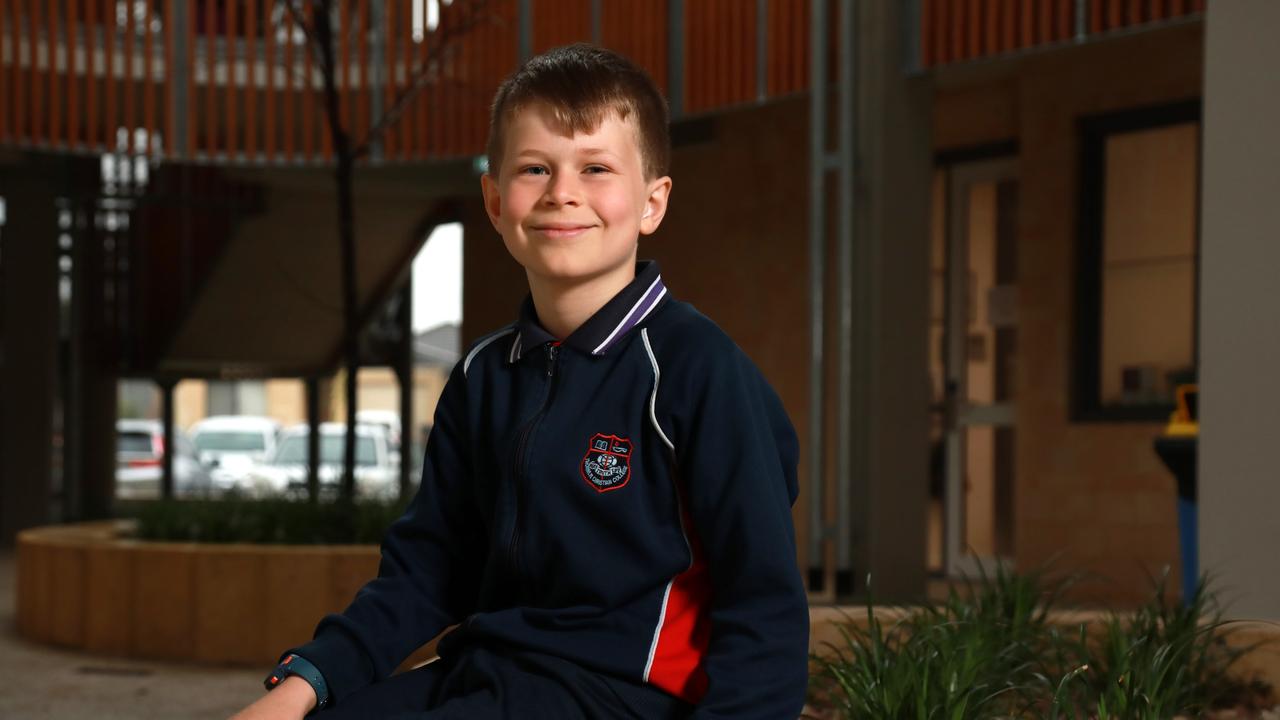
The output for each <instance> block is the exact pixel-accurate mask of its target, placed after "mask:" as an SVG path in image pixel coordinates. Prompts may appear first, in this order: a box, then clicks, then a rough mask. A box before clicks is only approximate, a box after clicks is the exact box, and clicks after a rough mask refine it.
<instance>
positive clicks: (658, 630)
mask: <svg viewBox="0 0 1280 720" xmlns="http://www.w3.org/2000/svg"><path fill="white" fill-rule="evenodd" d="M675 581H676V579H675V578H671V579H670V580H668V581H667V589H666V590H663V591H662V610H661V611H659V612H658V626H657V627H655V628H654V629H653V642H651V643H649V659H648V660H647V661H645V664H644V681H645V682H649V671H650V670H652V669H653V657H654V656H655V655H657V654H658V637H659V636H660V635H661V634H662V624H663V623H664V622H666V620H667V599H668V598H670V597H671V585H672V584H673V583H675Z"/></svg>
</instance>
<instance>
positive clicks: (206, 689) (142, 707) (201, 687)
mask: <svg viewBox="0 0 1280 720" xmlns="http://www.w3.org/2000/svg"><path fill="white" fill-rule="evenodd" d="M269 669H270V668H265V667H264V668H255V669H248V670H246V669H244V668H225V667H216V666H215V667H210V666H205V665H195V664H171V663H163V662H146V661H138V660H122V659H119V658H112V657H103V656H98V655H91V654H88V653H84V652H79V651H71V650H63V649H59V648H54V647H49V646H46V645H39V644H36V643H32V642H28V641H26V640H24V639H22V638H20V637H18V633H17V629H16V627H15V625H14V556H13V551H12V550H0V718H3V719H4V720H81V719H82V718H84V719H86V720H89V719H91V720H150V719H151V718H156V719H157V720H158V719H159V718H164V719H165V720H170V719H172V718H190V719H191V720H214V719H215V718H217V719H218V720H224V719H225V718H227V717H228V716H230V715H231V714H232V713H234V712H235V711H237V710H239V709H240V708H241V707H244V706H245V705H247V704H249V703H250V702H252V701H253V700H254V699H255V698H257V697H259V696H260V695H261V694H262V693H263V690H262V684H261V683H262V677H263V675H264V674H265V673H266V671H267V670H269Z"/></svg>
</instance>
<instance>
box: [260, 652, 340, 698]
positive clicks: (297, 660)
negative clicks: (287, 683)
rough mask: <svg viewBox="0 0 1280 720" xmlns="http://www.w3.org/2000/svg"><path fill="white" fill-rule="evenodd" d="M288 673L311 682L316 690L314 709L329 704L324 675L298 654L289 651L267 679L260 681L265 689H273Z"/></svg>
mask: <svg viewBox="0 0 1280 720" xmlns="http://www.w3.org/2000/svg"><path fill="white" fill-rule="evenodd" d="M290 675H297V676H298V677H300V678H302V679H303V680H306V681H307V682H308V683H311V689H312V690H315V691H316V708H315V709H316V710H320V709H322V708H323V707H324V706H325V705H328V704H329V686H328V685H327V684H326V683H325V681H324V675H321V674H320V671H319V670H318V669H316V666H315V665H312V664H311V663H310V662H309V661H308V660H307V659H306V658H304V657H302V656H300V655H294V654H293V653H289V654H288V655H285V656H284V659H283V660H281V661H280V664H279V665H277V666H276V667H275V669H274V670H272V671H271V674H269V675H267V679H266V680H263V681H262V684H263V685H264V686H266V688H267V690H275V689H276V688H277V687H279V685H280V683H282V682H284V679H285V678H287V677H289V676H290Z"/></svg>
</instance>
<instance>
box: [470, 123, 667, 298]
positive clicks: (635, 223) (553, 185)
mask: <svg viewBox="0 0 1280 720" xmlns="http://www.w3.org/2000/svg"><path fill="white" fill-rule="evenodd" d="M505 135H506V137H505V138H504V146H503V147H504V150H503V153H502V157H503V160H502V167H499V168H490V169H489V174H486V175H485V176H484V177H482V178H481V186H482V188H483V191H484V201H485V202H484V204H485V210H486V211H487V212H488V214H489V219H490V220H491V221H492V222H493V226H494V228H495V229H496V230H497V231H498V233H499V234H501V235H502V240H503V242H504V243H505V244H506V246H507V251H508V252H510V253H511V256H512V257H514V258H515V259H516V262H518V263H520V264H521V265H523V266H524V268H525V270H526V271H527V272H528V273H529V275H530V281H531V282H532V281H534V280H535V279H536V280H539V281H542V282H545V283H548V284H551V285H559V286H565V285H576V284H580V283H583V282H589V281H592V280H595V279H598V278H603V277H611V278H621V277H626V279H627V280H628V281H629V280H630V277H632V276H633V275H634V272H635V259H636V245H637V242H638V240H639V236H640V235H641V234H644V235H648V234H649V233H652V232H653V231H654V230H657V229H658V225H659V223H661V222H662V216H663V214H664V213H665V212H666V209H667V195H668V193H669V192H670V191H671V179H670V178H668V177H662V178H656V179H654V180H646V179H645V176H644V163H643V161H642V158H641V155H640V146H639V144H638V142H637V133H636V129H635V125H634V124H633V123H631V122H630V121H624V120H620V119H619V118H618V117H617V115H616V114H615V113H612V112H611V113H608V114H607V115H606V117H605V119H604V120H603V121H602V122H601V123H600V127H598V128H596V130H595V132H592V133H590V134H584V133H578V134H576V135H565V134H563V133H562V132H560V131H559V130H557V129H556V126H555V125H554V123H553V122H552V116H551V114H550V108H549V107H548V106H546V105H543V104H534V105H531V106H529V107H526V108H524V109H522V110H519V111H517V112H516V113H515V114H514V115H513V116H512V117H511V118H510V119H509V122H508V123H507V124H506V130H505Z"/></svg>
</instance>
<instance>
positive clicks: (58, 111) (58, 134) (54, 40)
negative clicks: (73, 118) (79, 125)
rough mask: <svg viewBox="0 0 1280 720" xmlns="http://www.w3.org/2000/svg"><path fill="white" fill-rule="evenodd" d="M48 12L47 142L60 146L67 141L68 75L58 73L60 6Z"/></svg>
mask: <svg viewBox="0 0 1280 720" xmlns="http://www.w3.org/2000/svg"><path fill="white" fill-rule="evenodd" d="M46 10H47V11H48V15H46V16H45V21H46V23H47V25H46V28H47V32H48V34H47V35H46V36H45V46H46V47H47V48H48V55H47V57H48V62H49V64H48V65H46V68H48V73H49V134H48V137H47V141H48V142H49V143H50V144H54V145H60V144H62V143H63V142H65V141H66V137H65V136H64V134H63V130H62V128H63V124H62V95H63V93H64V92H66V91H65V90H64V89H63V87H62V86H63V84H64V82H65V81H66V75H64V74H63V73H60V72H58V50H59V47H60V46H63V44H62V43H59V42H58V34H59V33H58V20H59V18H58V6H57V5H56V4H55V5H51V6H49V7H47V8H46Z"/></svg>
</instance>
